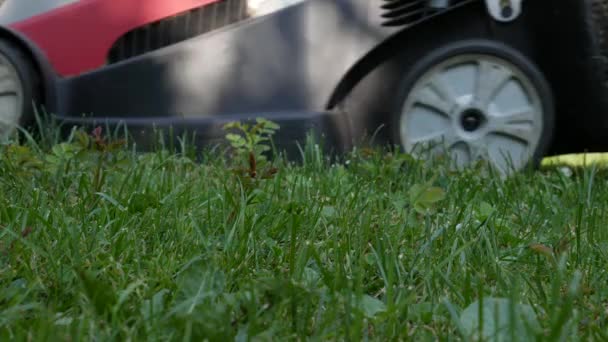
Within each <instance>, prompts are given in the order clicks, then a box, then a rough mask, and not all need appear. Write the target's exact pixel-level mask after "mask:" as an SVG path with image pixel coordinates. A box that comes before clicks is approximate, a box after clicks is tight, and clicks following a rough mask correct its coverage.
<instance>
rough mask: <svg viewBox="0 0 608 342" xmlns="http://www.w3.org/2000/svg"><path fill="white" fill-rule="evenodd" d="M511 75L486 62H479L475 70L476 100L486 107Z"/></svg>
mask: <svg viewBox="0 0 608 342" xmlns="http://www.w3.org/2000/svg"><path fill="white" fill-rule="evenodd" d="M511 78H512V74H511V73H509V72H507V71H505V70H504V69H503V68H500V67H496V66H495V64H493V63H491V62H488V61H479V62H478V69H477V84H476V88H475V97H476V100H477V101H478V102H479V103H480V104H481V105H482V106H483V107H486V106H488V105H489V104H490V102H492V100H493V99H494V98H495V97H496V95H497V94H498V93H499V92H500V91H501V90H502V88H503V87H504V86H505V85H506V84H507V82H508V81H509V80H510V79H511Z"/></svg>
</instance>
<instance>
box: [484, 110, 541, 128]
mask: <svg viewBox="0 0 608 342" xmlns="http://www.w3.org/2000/svg"><path fill="white" fill-rule="evenodd" d="M534 116H535V112H534V109H532V108H529V107H528V108H524V109H521V110H517V111H512V112H509V113H506V114H503V115H493V116H491V120H492V121H494V122H495V123H496V125H497V126H503V125H514V124H533V123H534Z"/></svg>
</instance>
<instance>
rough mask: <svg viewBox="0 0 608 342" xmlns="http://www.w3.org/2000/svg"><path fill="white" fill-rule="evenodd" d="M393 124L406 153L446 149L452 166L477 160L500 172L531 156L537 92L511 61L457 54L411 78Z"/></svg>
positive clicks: (538, 130)
mask: <svg viewBox="0 0 608 342" xmlns="http://www.w3.org/2000/svg"><path fill="white" fill-rule="evenodd" d="M399 124H400V127H399V129H400V132H399V133H400V138H401V143H402V145H403V147H404V148H405V150H406V152H409V153H412V154H414V155H417V156H423V154H424V156H427V157H428V156H429V155H428V154H431V155H438V154H445V153H446V152H447V154H448V155H449V156H450V157H451V159H452V160H453V161H454V163H455V165H456V166H457V167H458V168H461V167H465V166H467V165H469V164H471V163H473V162H475V161H476V160H480V159H482V160H486V161H487V162H489V164H490V165H491V166H493V167H495V168H496V169H498V171H500V172H501V173H503V174H506V173H510V172H512V171H514V170H520V169H522V168H523V167H525V166H526V165H527V164H528V163H529V162H530V161H531V159H532V158H533V156H534V152H535V151H536V149H537V147H538V144H539V142H540V140H541V136H542V134H543V132H542V128H543V108H542V103H541V99H540V96H539V94H538V91H537V90H536V88H535V87H534V85H533V84H532V82H531V81H530V79H529V78H528V77H527V76H526V75H525V74H524V73H523V72H522V71H521V70H520V69H519V68H518V67H516V66H515V65H513V64H511V63H509V62H507V61H505V60H503V59H500V58H497V57H494V56H490V55H477V54H471V55H459V56H456V57H452V58H449V59H447V60H445V61H444V62H442V63H440V64H438V65H435V66H434V67H432V68H431V69H430V70H428V71H427V72H426V73H425V74H424V75H422V77H420V78H419V79H418V80H417V81H416V83H415V84H414V86H413V88H412V90H411V91H410V93H409V96H408V97H407V99H406V100H405V103H404V105H403V107H402V112H401V117H400V122H399Z"/></svg>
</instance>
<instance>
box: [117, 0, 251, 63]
mask: <svg viewBox="0 0 608 342" xmlns="http://www.w3.org/2000/svg"><path fill="white" fill-rule="evenodd" d="M247 18H248V15H247V0H219V1H216V2H213V3H211V4H208V5H205V6H203V7H199V8H196V9H193V10H190V11H188V12H184V13H181V14H178V15H175V16H172V17H169V18H165V19H162V20H160V21H157V22H154V23H151V24H148V25H146V26H142V27H138V28H136V29H134V30H132V31H129V32H127V33H126V34H124V35H123V36H122V37H120V38H119V39H118V40H117V41H116V42H115V43H114V45H113V46H112V48H111V50H110V53H109V56H108V64H113V63H117V62H120V61H124V60H126V59H129V58H133V57H136V56H139V55H143V54H145V53H148V52H150V51H154V50H158V49H161V48H163V47H166V46H169V45H172V44H175V43H179V42H182V41H184V40H187V39H190V38H193V37H196V36H199V35H202V34H204V33H208V32H211V31H214V30H217V29H219V28H222V27H225V26H228V25H231V24H234V23H237V22H239V21H242V20H245V19H247Z"/></svg>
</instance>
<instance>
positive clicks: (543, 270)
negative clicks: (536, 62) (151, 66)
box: [0, 135, 608, 341]
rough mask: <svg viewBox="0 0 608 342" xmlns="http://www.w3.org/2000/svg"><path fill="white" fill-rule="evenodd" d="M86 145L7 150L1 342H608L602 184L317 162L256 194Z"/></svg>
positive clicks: (229, 179) (594, 175)
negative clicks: (479, 341)
mask: <svg viewBox="0 0 608 342" xmlns="http://www.w3.org/2000/svg"><path fill="white" fill-rule="evenodd" d="M74 139H75V140H74V141H75V142H73V143H70V144H62V145H56V146H55V147H54V148H53V149H49V150H46V149H41V148H39V147H38V146H37V145H35V144H33V143H24V144H22V145H20V146H10V147H9V146H2V147H0V225H2V228H0V245H1V246H0V286H1V289H0V340H8V339H15V340H35V341H37V340H51V341H57V340H66V341H68V340H69V341H74V340H91V339H94V340H194V341H199V340H202V339H204V338H206V339H209V340H211V341H226V340H238V341H245V340H249V339H251V340H281V341H282V340H300V339H313V340H354V341H358V340H364V339H369V340H380V341H386V340H398V339H401V340H434V339H441V340H467V339H468V338H469V337H471V336H473V337H474V336H475V335H476V336H479V334H480V333H481V332H485V333H486V334H492V333H493V332H494V329H492V326H497V323H502V322H507V323H508V322H511V324H507V325H505V326H503V328H504V329H503V330H501V331H499V332H498V334H499V335H501V336H502V337H504V338H506V339H507V340H509V339H510V337H520V338H522V337H524V336H527V338H528V339H533V338H536V339H538V340H547V341H557V340H560V339H562V340H606V339H608V333H606V331H608V329H607V325H608V286H607V285H606V284H608V274H607V271H606V269H607V267H608V226H607V223H608V201H607V199H608V185H607V179H608V178H607V177H606V173H605V172H604V171H603V170H601V169H598V168H594V167H589V168H585V169H580V170H578V169H577V170H575V172H574V174H573V175H570V176H568V175H565V174H564V173H563V172H561V171H560V170H559V169H555V168H548V169H546V170H543V171H542V172H527V173H522V174H518V175H515V176H513V177H511V178H508V179H505V180H501V179H499V178H496V177H490V176H483V175H482V174H483V172H481V171H480V170H476V169H471V170H467V171H464V172H461V173H451V172H449V171H448V170H447V169H446V168H445V167H443V166H442V165H441V163H439V162H438V163H437V164H434V165H431V166H428V165H426V166H425V165H422V164H421V163H417V162H414V161H413V160H411V159H410V158H409V157H408V156H406V155H400V154H390V153H388V152H383V151H376V150H370V149H359V150H357V151H354V152H353V153H351V154H349V155H348V156H346V158H345V160H343V161H342V162H341V163H331V162H329V161H328V159H327V158H326V157H325V156H323V155H322V154H321V152H320V150H319V149H318V148H317V147H316V146H315V145H314V144H312V143H310V144H308V145H307V146H305V147H304V148H303V151H302V162H301V163H290V162H287V161H285V160H283V159H282V158H278V159H277V160H276V161H275V163H274V166H275V167H276V168H277V169H278V172H277V173H276V174H274V175H271V176H269V177H268V179H264V180H256V181H251V179H249V180H248V181H247V182H245V180H246V178H247V176H246V175H245V176H243V175H242V174H241V176H240V177H238V176H236V175H235V173H234V172H232V171H231V168H232V166H233V165H235V164H234V163H233V162H231V161H230V160H229V159H227V158H223V157H220V156H219V153H212V152H207V153H205V154H203V155H202V157H201V158H202V159H201V161H200V163H199V162H194V161H193V159H192V154H191V152H188V151H189V150H187V149H184V153H177V154H170V153H168V152H166V151H165V150H163V149H161V148H159V149H158V151H157V152H153V153H148V154H136V153H135V152H133V151H132V149H129V148H120V147H116V148H114V147H108V146H107V145H103V144H102V145H101V147H100V145H90V141H87V138H86V137H85V136H83V135H80V136H78V135H77V136H75V138H74ZM79 139H80V142H78V141H79ZM91 146H93V147H91ZM95 146H96V147H95ZM493 304H496V305H497V307H498V310H496V311H495V312H494V311H492V310H491V308H492V305H493ZM495 340H496V339H495Z"/></svg>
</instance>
